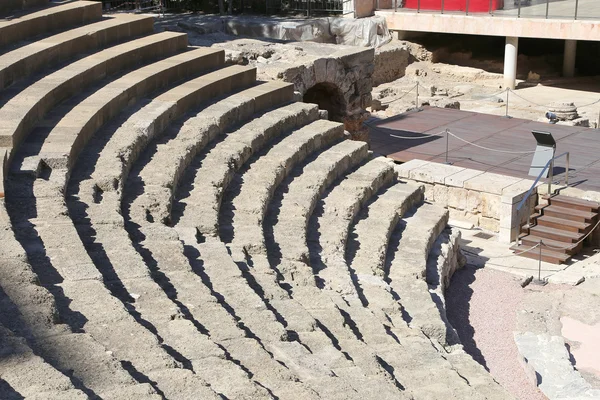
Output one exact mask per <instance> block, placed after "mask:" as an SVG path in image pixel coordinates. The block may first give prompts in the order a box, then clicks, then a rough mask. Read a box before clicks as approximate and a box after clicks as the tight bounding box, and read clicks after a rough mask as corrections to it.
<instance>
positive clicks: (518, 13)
mask: <svg viewBox="0 0 600 400" xmlns="http://www.w3.org/2000/svg"><path fill="white" fill-rule="evenodd" d="M518 7H519V9H518V11H517V18H521V0H519V3H518Z"/></svg>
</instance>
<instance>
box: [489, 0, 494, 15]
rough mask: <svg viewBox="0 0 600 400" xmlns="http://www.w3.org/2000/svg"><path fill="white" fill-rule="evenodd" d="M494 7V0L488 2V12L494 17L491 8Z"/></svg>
mask: <svg viewBox="0 0 600 400" xmlns="http://www.w3.org/2000/svg"><path fill="white" fill-rule="evenodd" d="M493 6H494V0H490V6H489V8H488V12H489V13H490V14H492V15H494V13H493V12H492V7H493Z"/></svg>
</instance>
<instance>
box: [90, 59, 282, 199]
mask: <svg viewBox="0 0 600 400" xmlns="http://www.w3.org/2000/svg"><path fill="white" fill-rule="evenodd" d="M255 74H256V71H255V70H254V69H252V68H248V67H241V66H231V67H228V68H224V69H222V70H218V71H215V72H213V73H209V74H206V75H203V76H201V77H200V78H198V79H195V80H192V81H190V82H186V83H185V84H183V85H181V86H179V87H177V88H174V89H172V90H170V91H168V92H166V93H164V94H162V95H160V96H158V97H157V98H156V99H154V100H153V101H152V102H150V103H149V104H148V105H146V106H145V107H143V108H142V109H140V110H139V111H138V112H137V113H136V114H135V115H133V116H132V117H131V118H129V119H128V120H127V121H126V122H125V123H123V124H122V125H121V126H120V127H119V128H118V129H117V130H116V131H115V132H114V134H113V135H112V137H111V138H110V141H109V142H108V143H107V144H106V146H105V147H104V148H103V149H102V152H101V154H100V157H99V159H98V162H97V168H96V171H95V172H94V173H93V174H92V178H93V181H94V182H95V185H96V186H97V187H98V188H99V189H100V190H102V191H103V192H107V191H114V190H118V191H119V192H122V186H123V183H124V181H125V179H126V177H127V174H128V173H129V171H130V169H131V166H132V165H133V163H134V162H135V161H136V160H137V159H138V156H139V154H141V153H142V152H143V150H144V149H145V148H146V147H147V146H148V144H149V143H150V142H151V141H152V140H155V139H157V138H159V137H161V136H162V135H163V134H164V133H165V130H166V129H167V128H168V126H169V122H170V121H171V120H174V119H177V118H178V117H181V116H182V115H183V114H184V113H185V112H186V111H187V110H190V109H192V110H193V109H196V108H197V107H198V106H199V105H201V104H204V103H206V102H208V101H209V100H210V99H213V98H215V97H222V96H224V95H227V94H231V92H234V91H238V90H240V89H244V88H247V87H248V86H250V85H252V84H253V83H254V80H255ZM265 85H266V87H264V86H265ZM265 85H259V86H255V87H252V88H249V89H247V90H243V91H241V92H239V93H237V94H236V95H235V96H240V97H242V98H243V97H246V96H252V95H257V94H258V93H260V92H261V91H263V90H267V92H268V89H271V90H272V92H273V94H276V93H277V92H278V91H279V90H281V89H283V88H285V87H286V86H284V85H281V84H279V83H273V84H265ZM232 105H233V104H232ZM209 107H210V106H209ZM205 121H206V120H205ZM210 126H211V125H207V126H202V127H201V129H203V130H205V131H206V132H208V133H210V132H211V129H209V127H210ZM213 126H214V122H213ZM213 129H214V128H213ZM194 132H197V130H194ZM201 141H202V140H201ZM183 157H184V159H185V154H183ZM173 160H175V159H172V160H171V163H169V165H172V164H173V162H172V161H173ZM167 168H168V167H167ZM162 171H165V170H162ZM148 183H149V184H150V182H148Z"/></svg>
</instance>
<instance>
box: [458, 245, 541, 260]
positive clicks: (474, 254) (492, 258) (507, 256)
mask: <svg viewBox="0 0 600 400" xmlns="http://www.w3.org/2000/svg"><path fill="white" fill-rule="evenodd" d="M538 247H540V244H539V243H538V244H536V245H535V246H533V247H531V248H529V249H527V250H523V251H520V252H518V253H513V254H508V255H505V256H496V257H489V256H482V255H479V254H477V253H473V252H472V251H469V250H466V249H465V248H461V251H463V252H465V253H467V254H471V255H472V256H476V257H485V258H487V259H489V260H495V259H499V258H511V257H518V256H520V255H521V254H525V253H528V252H530V251H531V250H535V249H537V248H538Z"/></svg>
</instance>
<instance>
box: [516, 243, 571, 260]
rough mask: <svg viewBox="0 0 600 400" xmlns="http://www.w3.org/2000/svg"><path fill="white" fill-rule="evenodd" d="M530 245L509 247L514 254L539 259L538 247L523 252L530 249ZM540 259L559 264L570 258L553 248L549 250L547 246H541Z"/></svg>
mask: <svg viewBox="0 0 600 400" xmlns="http://www.w3.org/2000/svg"><path fill="white" fill-rule="evenodd" d="M530 248H531V246H523V245H514V246H511V247H510V249H511V250H513V251H514V252H515V254H519V255H520V256H523V257H527V258H533V259H536V260H537V259H539V257H540V249H539V247H538V248H535V249H533V250H531V251H528V252H525V253H523V252H524V251H526V250H528V249H530ZM541 253H542V261H545V262H550V263H554V264H560V263H563V262H566V261H567V260H568V259H569V258H571V256H570V255H569V254H564V253H560V252H557V251H554V250H550V249H548V248H544V247H542V252H541Z"/></svg>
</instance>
